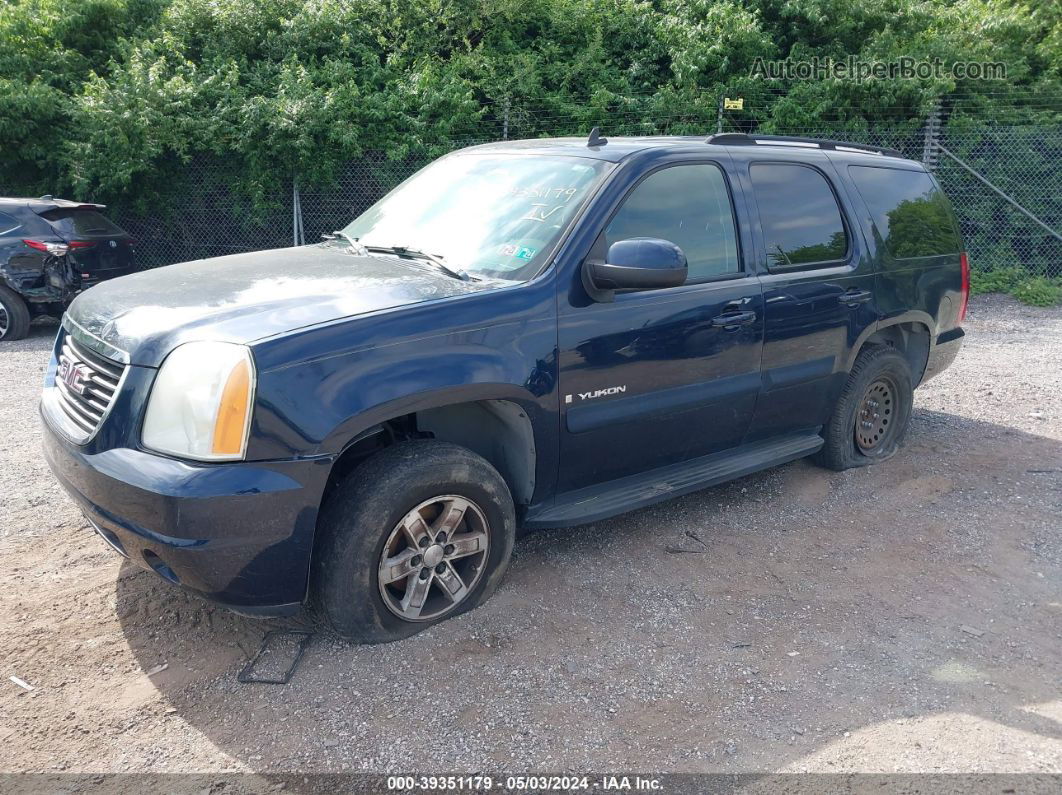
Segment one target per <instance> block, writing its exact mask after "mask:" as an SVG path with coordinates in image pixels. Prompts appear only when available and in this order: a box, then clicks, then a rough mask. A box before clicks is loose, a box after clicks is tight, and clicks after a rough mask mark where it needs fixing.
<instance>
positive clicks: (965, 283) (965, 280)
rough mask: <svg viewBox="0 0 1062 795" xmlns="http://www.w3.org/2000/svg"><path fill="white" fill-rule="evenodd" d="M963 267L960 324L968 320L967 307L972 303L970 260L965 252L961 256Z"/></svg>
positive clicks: (960, 261) (960, 260)
mask: <svg viewBox="0 0 1062 795" xmlns="http://www.w3.org/2000/svg"><path fill="white" fill-rule="evenodd" d="M959 265H960V266H961V267H962V293H961V295H960V296H959V322H960V323H962V322H963V321H964V320H966V305H967V304H968V303H969V302H970V260H969V258H968V257H967V256H966V252H965V251H964V252H963V253H962V254H960V255H959Z"/></svg>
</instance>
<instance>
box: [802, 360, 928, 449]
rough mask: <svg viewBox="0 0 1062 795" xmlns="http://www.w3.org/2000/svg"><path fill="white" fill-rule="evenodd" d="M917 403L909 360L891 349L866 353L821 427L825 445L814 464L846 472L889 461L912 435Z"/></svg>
mask: <svg viewBox="0 0 1062 795" xmlns="http://www.w3.org/2000/svg"><path fill="white" fill-rule="evenodd" d="M913 404H914V387H913V385H912V379H911V369H910V366H909V365H908V363H907V358H906V357H905V356H904V355H903V354H902V353H900V352H899V351H897V350H896V349H895V348H892V347H890V346H887V345H875V346H872V347H870V348H867V349H865V350H863V351H861V352H860V354H859V356H857V357H856V360H855V364H854V365H852V370H851V372H850V373H849V375H848V381H847V383H846V384H845V386H844V389H843V390H841V396H840V397H839V398H838V399H837V404H836V405H835V406H834V408H833V412H832V413H831V415H830V418H829V420H828V421H827V423H826V425H824V426H823V428H822V437H823V439H824V442H825V443H824V444H823V446H822V449H821V450H819V452H817V453H816V454H815V456H814V460H815V462H816V463H818V464H821V465H822V466H824V467H828V468H829V469H836V470H842V469H851V468H852V467H859V466H867V465H868V464H874V463H877V462H879V461H884V460H885V459H887V458H890V457H891V456H893V455H895V453H896V451H897V450H898V449H899V445H900V442H901V441H902V440H903V435H904V433H905V432H906V431H907V424H908V422H909V421H910V419H911V407H912V406H913Z"/></svg>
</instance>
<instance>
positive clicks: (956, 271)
mask: <svg viewBox="0 0 1062 795" xmlns="http://www.w3.org/2000/svg"><path fill="white" fill-rule="evenodd" d="M830 157H831V159H833V160H835V164H836V165H837V170H838V171H839V172H840V173H841V176H842V179H843V181H844V183H845V185H846V189H847V192H848V194H849V198H850V200H851V203H852V206H853V207H854V208H856V215H857V219H856V220H857V222H858V223H859V224H860V225H861V226H862V227H863V232H864V237H865V239H866V240H867V241H868V243H869V245H870V247H871V250H872V252H873V256H874V257H875V258H876V259H877V261H878V269H877V274H878V275H877V278H876V284H875V290H876V293H877V296H876V300H877V307H878V310H879V318H878V322H877V324H876V325H875V329H880V328H883V327H887V326H890V325H894V324H897V323H912V322H913V323H921V324H922V325H924V326H925V327H926V328H927V329H928V331H929V334H930V346H931V348H932V346H934V345H935V344H936V342H937V338H938V337H940V335H941V334H944V333H945V332H948V331H950V330H951V329H955V328H956V327H957V326H958V324H959V310H960V306H961V291H962V268H961V264H960V254H961V250H962V245H961V236H960V234H959V229H958V225H957V223H956V222H955V218H954V214H953V213H952V212H951V210H950V205H949V208H948V209H949V216H950V218H949V223H950V224H951V225H952V228H953V229H954V231H955V235H956V239H958V240H959V247H958V249H957V250H956V251H954V252H950V253H947V254H942V255H938V256H928V257H906V258H897V257H894V256H893V255H892V254H891V253H890V251H889V249H888V247H886V245H885V243H884V241H883V240H882V238H881V234H880V233H879V231H878V229H877V228H876V226H875V224H874V221H873V215H872V213H871V211H870V209H869V208H868V206H867V204H866V202H865V201H864V198H863V196H862V194H861V193H860V191H859V189H858V186H857V185H856V184H855V182H854V181H853V179H852V177H851V175H850V173H849V171H848V166H849V165H859V166H866V165H870V164H869V163H867V162H866V161H865V160H858V161H857V160H849V159H848V158H839V157H838V156H837V155H834V154H831V156H830ZM838 160H840V161H841V162H836V161H838ZM845 161H847V162H845ZM875 165H879V164H875ZM880 165H888V167H889V168H892V169H897V170H902V171H911V172H914V173H917V174H926V173H927V172H926V171H925V169H923V168H921V166H920V165H919V164H917V163H914V162H911V161H902V160H901V161H896V162H895V163H888V164H885V163H881V164H880ZM930 177H931V178H932V175H930ZM933 182H934V184H936V180H935V179H934V180H933ZM937 187H938V189H939V185H937ZM910 234H918V230H917V229H912V230H911V232H910ZM856 351H858V346H857V347H856ZM917 375H919V374H916V376H917Z"/></svg>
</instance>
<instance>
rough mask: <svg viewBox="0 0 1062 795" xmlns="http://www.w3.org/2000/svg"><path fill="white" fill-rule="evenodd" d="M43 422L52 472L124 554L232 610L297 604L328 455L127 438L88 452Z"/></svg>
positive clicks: (269, 610) (275, 611)
mask: <svg viewBox="0 0 1062 795" xmlns="http://www.w3.org/2000/svg"><path fill="white" fill-rule="evenodd" d="M43 425H44V433H43V436H44V453H45V457H46V459H47V461H48V465H49V466H50V467H51V470H52V472H53V473H54V474H55V476H56V478H58V480H59V482H60V483H61V484H62V486H63V487H64V488H65V489H66V491H67V492H68V493H69V494H70V496H71V497H73V498H74V500H75V501H76V502H77V503H78V505H79V506H80V507H81V509H82V510H83V511H84V513H85V515H86V517H87V518H88V519H89V521H90V522H91V523H92V525H93V527H94V528H95V529H96V531H97V532H98V533H99V535H100V536H102V537H103V539H105V540H106V542H107V543H108V544H109V545H110V546H111V547H113V548H114V549H115V551H117V552H118V553H119V554H121V555H122V556H123V557H126V558H128V559H129V560H130V561H131V562H133V563H135V564H136V565H138V566H140V567H142V568H145V569H148V570H150V571H153V572H155V573H156V574H158V575H159V576H160V577H162V578H163V579H165V580H168V581H169V582H171V583H174V584H177V585H180V586H182V587H184V588H187V589H188V590H191V591H193V592H195V593H197V594H199V595H201V596H204V597H206V598H208V599H211V600H213V601H216V602H220V603H221V604H223V605H225V606H226V607H229V608H231V609H233V610H235V611H237V612H240V613H245V614H248V615H260V616H270V615H287V614H291V613H294V612H296V611H297V610H298V608H299V605H300V604H301V603H302V602H303V601H304V599H305V596H306V589H307V583H308V576H309V564H310V555H311V551H312V548H313V536H314V528H315V526H316V522H317V510H318V506H319V504H320V498H321V495H322V493H323V491H324V486H325V483H326V481H327V478H328V471H329V465H330V463H331V460H330V459H322V458H316V459H300V460H292V461H270V462H239V463H233V464H192V463H188V462H184V461H177V460H175V459H172V458H166V457H164V456H158V455H152V454H150V453H146V452H143V451H140V450H132V449H128V448H117V449H111V450H105V451H103V452H99V453H96V454H91V455H90V454H86V453H84V452H83V451H82V450H81V449H80V448H78V447H77V446H76V445H74V444H72V443H70V442H69V441H67V440H66V439H64V438H62V437H61V436H60V435H58V434H57V433H56V432H55V431H53V430H52V429H51V428H50V427H49V426H48V423H47V422H45V423H43Z"/></svg>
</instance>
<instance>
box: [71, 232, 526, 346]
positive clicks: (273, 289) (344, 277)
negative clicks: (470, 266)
mask: <svg viewBox="0 0 1062 795" xmlns="http://www.w3.org/2000/svg"><path fill="white" fill-rule="evenodd" d="M506 284H509V282H504V281H490V280H484V281H476V282H473V281H467V282H466V281H460V280H458V279H455V278H453V277H451V276H447V275H446V274H444V273H438V272H436V271H434V270H432V266H431V265H429V264H428V263H421V262H419V261H416V260H403V259H399V258H397V257H391V256H386V255H377V256H372V255H370V256H357V255H355V254H351V253H349V252H348V251H345V250H344V249H343V248H339V247H333V246H325V245H311V246H300V247H297V248H283V249H274V250H271V251H255V252H250V253H246V254H235V255H232V256H227V257H215V258H213V259H204V260H196V261H194V262H183V263H180V264H177V265H169V266H167V267H164V268H156V269H154V270H149V271H143V272H141V273H135V274H132V275H130V276H124V277H122V278H119V279H114V280H112V281H107V282H103V283H101V284H98V285H96V286H95V287H93V288H91V289H89V290H86V291H85V292H84V293H82V294H81V295H79V296H78V297H77V298H76V299H75V300H74V302H73V303H72V304H71V305H70V308H69V309H68V310H67V315H66V317H67V320H69V321H72V322H73V324H75V325H76V326H79V327H80V329H81V330H82V331H84V332H87V333H88V335H90V336H91V337H92V338H93V339H90V340H86V342H87V343H89V344H90V345H92V346H93V347H94V348H96V349H97V350H98V351H99V352H100V353H103V354H105V355H108V356H112V357H117V358H125V357H122V356H121V355H120V354H117V353H116V352H115V351H114V350H113V349H115V348H116V349H117V350H118V351H121V352H123V353H124V354H126V356H127V357H128V360H129V363H131V364H138V365H144V366H147V367H158V366H159V365H160V364H161V363H162V360H163V359H164V358H165V356H166V354H167V353H169V352H170V351H171V350H173V348H175V347H176V346H177V345H180V344H181V343H184V342H190V341H193V340H222V341H226V342H241V343H249V342H253V341H254V340H258V339H262V338H263V337H269V336H272V335H275V334H281V333H284V332H286V331H293V330H295V329H298V328H303V327H305V326H312V325H316V324H319V323H327V322H328V321H330V320H337V319H339V318H345V317H351V316H354V315H361V314H365V313H367V312H373V311H376V310H381V309H389V308H394V307H399V306H404V305H406V304H412V303H418V302H420V301H429V300H432V299H436V298H448V297H451V296H457V295H464V294H467V293H473V292H479V291H481V290H487V289H492V288H496V287H499V286H502V285H506ZM82 336H83V335H82Z"/></svg>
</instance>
